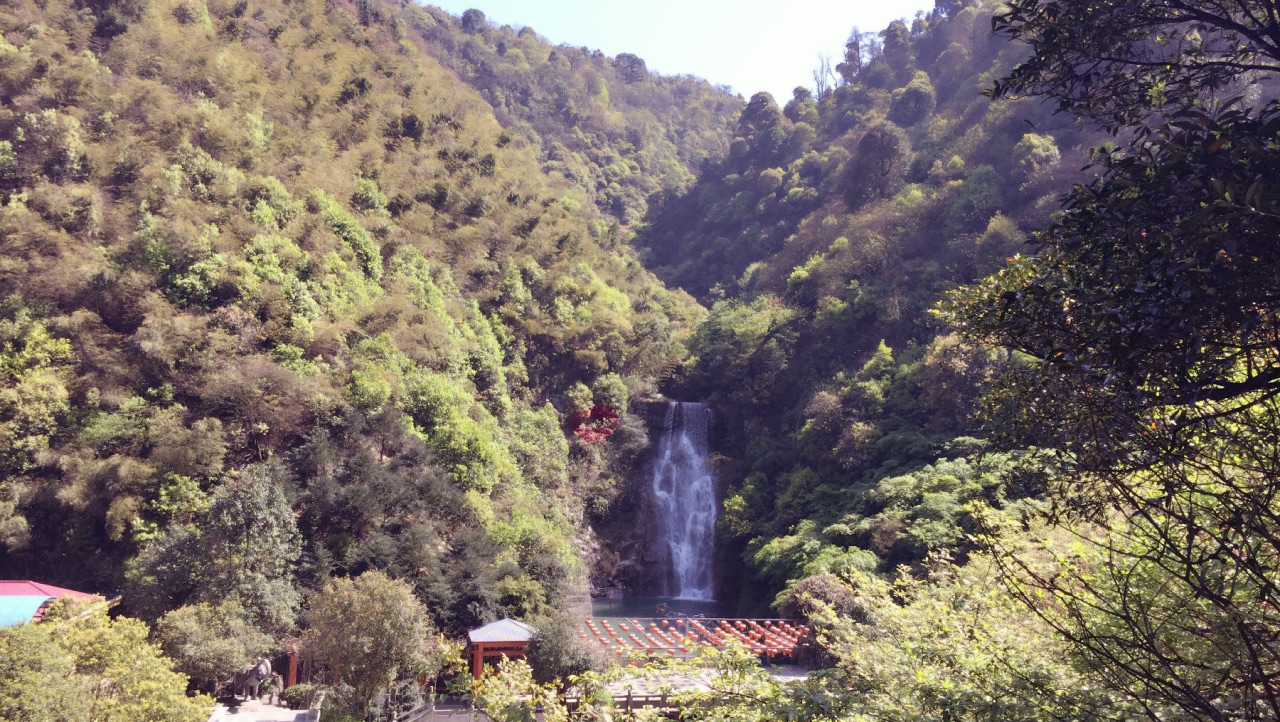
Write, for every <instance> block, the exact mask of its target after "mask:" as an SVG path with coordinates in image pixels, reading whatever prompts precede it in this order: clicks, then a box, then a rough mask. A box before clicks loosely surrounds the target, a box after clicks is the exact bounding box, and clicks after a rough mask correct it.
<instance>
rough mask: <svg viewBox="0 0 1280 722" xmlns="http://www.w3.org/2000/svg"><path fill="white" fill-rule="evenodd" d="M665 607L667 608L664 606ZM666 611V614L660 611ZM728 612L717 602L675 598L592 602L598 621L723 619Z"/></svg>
mask: <svg viewBox="0 0 1280 722" xmlns="http://www.w3.org/2000/svg"><path fill="white" fill-rule="evenodd" d="M662 605H665V606H662ZM662 609H665V610H666V614H663V613H662V612H661V611H660V610H662ZM725 612H726V610H725V609H724V606H723V605H722V604H720V603H719V602H716V601H710V600H705V599H676V598H674V597H622V598H620V599H593V600H591V616H592V617H595V618H597V619H600V618H614V617H625V618H627V619H631V618H646V619H648V618H654V617H664V616H666V617H699V616H701V617H723V616H725Z"/></svg>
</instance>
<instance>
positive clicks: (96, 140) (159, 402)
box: [0, 0, 714, 635]
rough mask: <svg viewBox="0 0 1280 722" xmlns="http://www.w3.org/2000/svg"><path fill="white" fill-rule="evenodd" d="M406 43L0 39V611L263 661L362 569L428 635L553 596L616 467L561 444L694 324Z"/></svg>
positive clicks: (15, 11)
mask: <svg viewBox="0 0 1280 722" xmlns="http://www.w3.org/2000/svg"><path fill="white" fill-rule="evenodd" d="M437 22H440V16H439V15H438V14H437V13H434V12H431V11H427V10H423V9H421V8H418V7H415V6H413V5H406V6H400V5H396V4H390V3H374V2H355V3H345V2H325V1H323V0H314V1H313V0H296V1H291V2H256V1H250V0H227V1H225V2H223V1H221V0H214V1H212V2H207V3H206V2H203V1H201V0H195V1H193V0H154V1H152V0H137V1H133V0H130V1H128V2H95V3H81V2H72V1H70V0H68V1H66V2H63V1H61V0H54V1H53V2H39V3H37V2H19V3H6V4H5V5H4V7H3V8H0V195H2V196H3V209H0V268H2V269H3V271H2V272H0V298H3V302H2V309H3V310H2V311H0V316H2V320H0V439H2V441H0V531H2V532H3V533H2V535H0V541H2V543H3V545H4V553H3V554H2V555H0V576H4V577H9V578H28V577H32V578H34V577H39V578H40V579H42V580H44V581H48V582H53V583H61V584H64V585H67V586H71V587H73V588H78V589H84V590H86V591H101V592H114V591H116V590H121V589H123V590H124V592H125V593H124V601H123V608H124V610H125V611H126V612H128V613H130V614H134V615H140V616H142V617H144V618H147V619H155V618H156V617H157V616H159V615H161V614H163V613H164V612H166V611H168V610H171V609H175V608H178V607H182V606H183V605H192V604H197V603H203V602H209V603H213V602H220V601H223V600H228V601H230V602H232V603H233V605H235V608H234V609H232V612H231V613H232V614H233V616H235V615H244V616H246V617H247V618H248V619H249V621H250V622H251V623H252V624H254V625H256V626H257V627H258V628H259V629H262V630H265V631H268V632H271V633H272V634H277V635H278V634H284V633H287V632H289V631H290V630H291V629H293V628H294V625H295V623H296V614H297V611H298V602H299V599H300V594H301V593H302V592H304V591H306V590H311V589H316V588H318V587H319V586H321V585H322V584H323V583H324V581H325V580H326V579H328V578H329V577H330V576H332V575H352V574H356V573H359V572H360V571H362V570H365V569H382V570H385V571H387V572H389V573H391V574H393V575H394V576H396V577H398V578H400V579H403V580H406V581H407V582H408V583H410V584H411V585H412V587H413V589H414V591H415V592H416V593H417V594H418V596H419V597H420V598H421V599H422V600H424V601H426V602H427V603H428V606H429V608H430V609H431V611H432V614H433V616H434V618H435V622H436V623H437V624H438V625H440V626H441V627H443V628H445V629H447V630H451V631H455V632H456V631H457V630H461V629H464V628H466V627H467V626H468V625H472V624H474V623H476V622H480V621H486V620H489V619H492V618H495V617H498V616H502V615H504V614H513V615H520V616H526V617H527V616H529V615H533V614H537V613H540V612H543V611H546V610H547V608H548V605H552V604H561V603H563V601H564V599H565V598H566V597H568V596H572V595H574V594H576V593H579V592H580V591H581V590H582V589H583V583H582V580H583V578H584V577H583V570H584V564H583V560H582V559H581V558H580V556H579V555H578V553H577V552H576V550H577V549H578V548H579V546H580V545H579V544H576V543H575V535H578V534H582V533H584V530H583V524H582V509H583V508H584V504H585V503H586V500H587V499H588V498H594V497H596V496H600V495H603V496H605V497H607V496H608V494H609V493H611V492H610V487H611V485H612V484H613V481H614V478H615V476H616V474H617V469H620V468H623V467H624V464H622V463H620V462H619V459H624V457H627V456H628V455H634V454H636V453H638V452H639V451H640V450H642V449H643V448H644V447H645V444H646V439H645V432H644V429H643V426H642V425H640V424H639V423H638V422H634V421H633V420H630V419H627V418H625V417H624V419H623V421H622V423H621V424H620V428H619V429H618V431H617V433H616V434H615V435H614V439H613V441H612V442H611V443H609V444H606V445H598V446H589V445H588V444H586V443H585V442H582V441H581V440H579V438H578V437H577V436H575V435H573V434H570V433H568V432H567V431H566V429H565V426H564V422H565V419H566V417H567V416H569V415H570V414H572V413H573V412H574V411H576V410H578V409H591V408H592V407H593V406H596V405H598V406H602V407H609V408H612V409H617V410H619V411H625V408H626V405H627V399H628V396H629V394H631V393H644V392H647V391H648V390H651V389H652V387H653V383H654V379H655V378H656V377H657V376H658V375H659V374H661V373H662V372H664V371H665V370H667V369H671V368H674V367H675V366H677V365H678V364H679V363H680V361H681V359H682V358H683V357H684V355H685V346H684V344H685V342H686V339H687V338H688V337H689V335H690V334H691V332H692V330H693V328H694V326H695V324H696V323H697V321H698V320H699V319H700V318H701V316H702V314H703V311H702V310H701V309H700V308H699V306H698V305H697V304H696V303H695V302H694V301H693V300H692V299H691V298H690V297H689V296H687V295H686V294H683V293H681V292H678V291H675V292H673V291H669V290H667V289H666V288H664V287H663V285H662V284H661V283H660V282H658V281H657V280H656V279H655V278H654V277H653V276H652V275H651V274H650V273H649V272H647V271H646V270H644V268H643V267H642V266H641V264H640V262H639V260H638V259H637V257H636V254H635V253H634V252H632V251H631V249H630V247H629V246H628V245H627V244H626V243H625V242H624V241H623V239H622V237H621V235H620V231H619V229H618V223H617V221H616V220H615V219H613V218H611V217H608V216H605V215H603V214H601V213H598V212H596V210H595V209H594V207H592V205H591V204H590V203H584V202H583V195H584V191H583V190H582V186H580V185H576V184H574V183H570V182H568V181H565V180H564V179H562V178H559V177H558V176H557V175H556V174H546V173H544V172H542V166H543V164H544V163H545V162H546V159H545V157H544V152H543V149H542V148H541V147H540V146H539V145H538V144H537V143H536V142H535V140H534V136H533V134H532V133H529V132H525V131H522V130H520V129H511V130H508V129H504V128H503V127H502V125H501V124H500V123H499V122H497V121H496V120H495V118H494V115H493V110H492V108H491V106H490V105H489V104H487V103H486V102H485V100H484V99H483V98H481V97H480V96H479V94H478V93H477V92H475V91H473V90H471V89H469V88H467V87H466V86H464V85H461V84H459V83H458V81H457V78H456V76H455V75H454V74H453V73H452V72H451V71H449V70H447V69H445V68H443V67H442V66H441V65H440V64H439V63H438V62H437V61H436V60H434V59H433V57H432V55H431V54H430V53H428V52H426V50H425V48H426V46H427V45H428V42H429V41H428V39H427V38H426V37H425V36H424V34H423V32H420V30H419V29H421V28H430V27H432V26H433V25H434V24H435V23H437ZM654 82H656V81H654ZM681 82H684V81H681ZM709 147H711V148H714V143H710V142H709ZM708 152H710V151H708ZM677 185H678V184H677Z"/></svg>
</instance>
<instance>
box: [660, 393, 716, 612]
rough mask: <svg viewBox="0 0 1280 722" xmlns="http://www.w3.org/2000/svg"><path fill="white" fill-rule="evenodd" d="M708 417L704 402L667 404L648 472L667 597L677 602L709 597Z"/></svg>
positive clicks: (711, 493)
mask: <svg viewBox="0 0 1280 722" xmlns="http://www.w3.org/2000/svg"><path fill="white" fill-rule="evenodd" d="M711 413H712V412H711V407H709V406H707V405H706V404H695V403H684V402H671V403H669V404H668V405H667V416H666V420H665V421H664V422H663V426H662V437H661V439H660V440H659V442H658V457H657V462H656V463H655V464H654V468H653V499H654V502H655V507H656V509H655V510H656V512H657V513H656V515H655V516H656V521H657V529H658V534H659V537H658V546H659V551H660V552H661V555H662V556H663V557H665V558H666V559H667V560H669V562H670V563H669V565H668V569H667V574H666V577H665V579H666V586H667V593H668V594H670V595H672V596H675V597H677V598H679V599H693V600H708V601H709V600H711V599H712V591H713V590H712V584H711V556H712V550H713V543H714V535H715V525H716V493H715V484H714V482H713V480H712V478H711V470H710V468H708V466H707V454H708V453H709V451H710V448H709V443H708V438H707V436H708V431H709V430H710V426H711ZM664 542H665V543H664Z"/></svg>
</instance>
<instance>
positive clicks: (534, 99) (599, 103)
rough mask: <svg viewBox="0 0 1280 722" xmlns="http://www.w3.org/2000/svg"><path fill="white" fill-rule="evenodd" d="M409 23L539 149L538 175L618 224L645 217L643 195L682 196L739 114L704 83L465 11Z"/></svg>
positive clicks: (724, 146)
mask: <svg viewBox="0 0 1280 722" xmlns="http://www.w3.org/2000/svg"><path fill="white" fill-rule="evenodd" d="M425 20H430V21H434V22H425ZM415 29H416V30H418V31H419V32H420V33H421V34H422V36H423V38H425V39H426V41H427V42H426V51H427V52H428V53H431V54H432V55H433V56H434V57H435V58H436V59H438V60H439V61H440V63H441V64H442V65H444V66H445V67H447V68H450V69H452V70H454V71H455V72H457V73H458V75H459V77H461V78H462V79H463V80H464V81H466V83H467V84H468V85H470V86H472V87H474V88H476V89H477V90H479V91H480V94H481V95H482V96H483V97H484V98H485V100H487V101H489V103H490V105H492V106H493V109H494V113H495V115H496V116H497V118H498V121H499V122H501V123H502V125H503V126H504V127H505V128H507V129H508V130H510V131H512V132H516V133H519V134H520V135H521V136H523V137H525V138H527V139H528V140H529V142H530V143H532V144H534V145H535V146H539V147H540V148H541V154H542V158H543V162H542V168H543V170H544V171H545V172H547V173H549V174H551V175H553V176H563V177H564V178H567V179H569V180H570V181H572V182H573V183H574V184H576V185H577V186H578V187H580V188H581V189H582V190H583V191H584V192H585V194H586V199H587V200H588V201H589V202H591V203H594V204H595V205H596V206H597V207H598V208H600V210H602V211H603V212H605V213H607V214H609V215H611V216H613V217H614V218H616V219H617V220H618V222H619V223H621V224H623V225H631V224H635V223H636V222H638V221H640V220H641V219H642V218H643V217H644V215H645V213H646V212H647V210H648V201H649V198H650V196H652V195H653V194H655V193H660V192H662V193H676V194H679V193H683V192H685V191H686V190H688V188H689V186H691V185H692V184H693V182H694V181H695V179H696V174H697V172H698V171H699V169H700V168H701V167H702V164H703V163H704V162H708V161H716V160H719V159H720V158H721V157H723V156H724V155H725V154H726V153H727V152H728V150H729V142H730V140H732V137H733V127H734V123H736V122H737V119H738V115H739V112H740V111H741V110H742V100H741V99H740V98H739V97H737V96H734V95H730V94H729V93H727V92H725V91H724V90H722V89H719V88H715V87H713V86H712V85H711V84H710V83H708V82H707V81H705V80H701V79H698V78H693V77H689V76H683V77H668V76H659V75H656V74H654V73H651V72H650V71H649V69H648V67H647V66H646V65H645V62H644V59H643V58H640V57H638V56H636V55H632V54H630V53H622V54H621V55H618V56H617V57H616V58H610V57H607V56H606V55H605V54H604V53H602V52H600V51H599V50H591V49H588V48H585V47H584V48H575V47H570V46H567V45H559V46H552V45H550V44H549V43H548V42H547V41H546V40H544V39H543V38H541V37H539V36H538V35H537V33H536V32H534V29H533V28H529V27H522V28H520V29H518V30H517V29H515V28H512V27H510V26H502V27H495V26H494V25H493V24H492V23H490V22H489V21H488V19H487V18H486V17H485V15H484V13H483V12H481V11H479V10H475V9H472V10H468V11H467V12H465V13H463V15H462V17H461V18H455V17H453V16H451V15H448V14H446V13H443V12H440V11H439V10H437V9H435V8H427V16H426V17H425V18H424V22H422V23H421V24H419V25H416V26H415Z"/></svg>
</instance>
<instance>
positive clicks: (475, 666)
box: [471, 642, 484, 679]
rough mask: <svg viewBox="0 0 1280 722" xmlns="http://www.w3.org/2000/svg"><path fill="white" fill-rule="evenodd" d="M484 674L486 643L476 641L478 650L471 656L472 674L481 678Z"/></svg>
mask: <svg viewBox="0 0 1280 722" xmlns="http://www.w3.org/2000/svg"><path fill="white" fill-rule="evenodd" d="M483 674H484V644H483V643H481V642H477V643H476V651H475V653H474V655H473V656H472V658H471V676H473V677H475V678H476V679H480V676H481V675H483Z"/></svg>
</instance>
